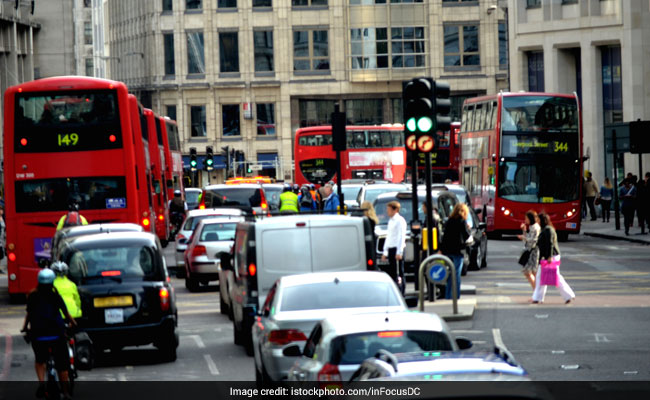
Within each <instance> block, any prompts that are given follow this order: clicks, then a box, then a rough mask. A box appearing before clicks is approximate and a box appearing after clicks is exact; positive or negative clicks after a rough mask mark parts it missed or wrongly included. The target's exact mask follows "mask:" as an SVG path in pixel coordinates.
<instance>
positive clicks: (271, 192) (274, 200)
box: [264, 187, 282, 208]
mask: <svg viewBox="0 0 650 400" xmlns="http://www.w3.org/2000/svg"><path fill="white" fill-rule="evenodd" d="M281 194H282V188H281V187H277V188H276V187H265V188H264V197H266V201H267V202H268V203H269V206H270V207H273V208H278V207H280V195H281Z"/></svg>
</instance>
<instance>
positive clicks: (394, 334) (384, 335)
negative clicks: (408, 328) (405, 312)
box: [377, 331, 404, 338]
mask: <svg viewBox="0 0 650 400" xmlns="http://www.w3.org/2000/svg"><path fill="white" fill-rule="evenodd" d="M401 336H404V332H402V331H384V332H377V337H380V338H387V337H401Z"/></svg>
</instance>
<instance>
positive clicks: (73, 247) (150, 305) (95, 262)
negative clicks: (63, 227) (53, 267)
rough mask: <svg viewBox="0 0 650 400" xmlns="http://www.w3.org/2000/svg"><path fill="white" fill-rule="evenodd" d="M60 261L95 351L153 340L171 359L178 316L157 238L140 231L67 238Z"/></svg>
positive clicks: (83, 326) (143, 343)
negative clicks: (65, 267)
mask: <svg viewBox="0 0 650 400" xmlns="http://www.w3.org/2000/svg"><path fill="white" fill-rule="evenodd" d="M61 259H62V260H63V261H65V262H66V263H67V264H68V266H69V268H70V272H69V277H70V279H72V280H73V281H74V282H75V283H76V284H77V287H78V289H79V295H80V297H81V308H82V313H83V316H82V317H81V318H79V319H78V320H77V322H78V325H79V329H80V330H81V331H84V332H87V333H88V335H89V336H90V338H91V339H92V340H93V344H94V346H95V349H97V350H103V349H111V350H112V351H116V350H119V349H121V348H122V347H125V346H140V345H147V344H150V343H153V344H154V346H156V347H157V348H158V349H159V350H160V352H161V354H162V356H163V357H164V358H165V359H166V360H170V361H173V360H175V359H176V348H177V347H178V332H177V325H178V316H177V310H176V304H175V296H174V290H173V288H172V286H171V284H170V283H169V279H168V276H167V270H166V268H165V263H164V261H163V254H162V247H161V245H160V242H159V240H158V239H157V238H156V237H155V236H154V235H152V234H150V233H145V232H113V233H99V234H95V235H87V236H80V237H77V238H74V239H71V240H70V241H68V242H67V243H66V245H65V249H63V251H62V253H61Z"/></svg>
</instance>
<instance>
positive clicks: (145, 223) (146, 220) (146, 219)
mask: <svg viewBox="0 0 650 400" xmlns="http://www.w3.org/2000/svg"><path fill="white" fill-rule="evenodd" d="M149 224H151V222H150V221H149V218H142V226H149Z"/></svg>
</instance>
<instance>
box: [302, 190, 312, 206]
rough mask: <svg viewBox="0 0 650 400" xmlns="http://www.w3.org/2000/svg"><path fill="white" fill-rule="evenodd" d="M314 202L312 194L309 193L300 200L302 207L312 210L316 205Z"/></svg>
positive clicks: (304, 194)
mask: <svg viewBox="0 0 650 400" xmlns="http://www.w3.org/2000/svg"><path fill="white" fill-rule="evenodd" d="M313 202H314V200H313V199H312V198H311V193H309V192H307V193H303V194H302V197H301V199H300V207H304V208H312V206H313V205H314V203H313Z"/></svg>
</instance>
